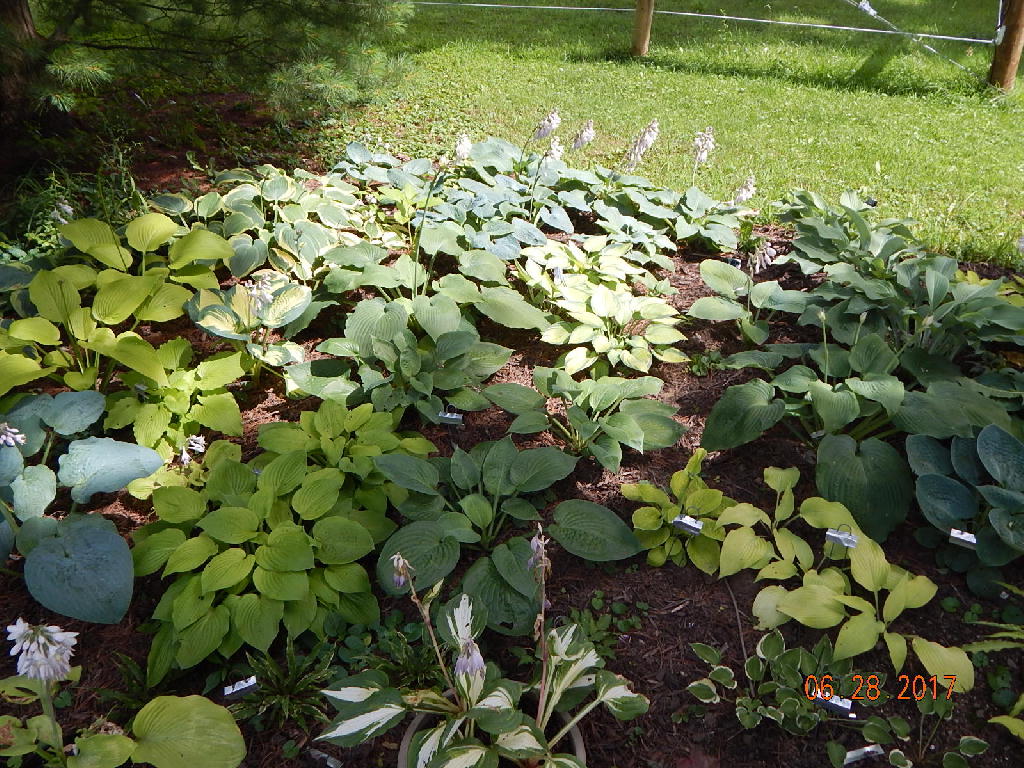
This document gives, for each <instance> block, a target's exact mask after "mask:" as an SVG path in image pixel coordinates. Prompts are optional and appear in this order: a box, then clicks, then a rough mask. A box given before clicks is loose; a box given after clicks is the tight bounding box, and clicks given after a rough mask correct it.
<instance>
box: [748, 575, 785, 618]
mask: <svg viewBox="0 0 1024 768" xmlns="http://www.w3.org/2000/svg"><path fill="white" fill-rule="evenodd" d="M788 594H789V593H788V592H787V591H786V588H785V587H780V586H778V585H772V586H770V587H765V588H764V589H762V590H761V591H760V592H758V593H757V597H755V598H754V605H753V607H752V608H751V611H750V612H751V613H753V614H754V616H756V617H757V625H756V626H757V628H758V629H774V628H775V627H778V626H781V625H782V624H785V623H786V622H787V621H789V619H790V617H789V616H788V615H787V614H785V613H782V612H781V611H780V610H779V608H778V606H779V603H780V602H781V601H782V600H783V599H784V598H785V597H786V595H788Z"/></svg>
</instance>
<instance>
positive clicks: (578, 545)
mask: <svg viewBox="0 0 1024 768" xmlns="http://www.w3.org/2000/svg"><path fill="white" fill-rule="evenodd" d="M554 519H555V524H554V525H551V526H549V527H548V532H549V533H550V534H551V537H552V538H553V539H554V540H555V541H557V542H558V543H559V544H561V545H562V546H563V547H565V548H566V549H567V550H568V551H569V552H571V553H572V554H574V555H576V556H577V557H582V558H584V559H586V560H595V561H598V562H604V561H607V560H623V559H625V558H627V557H632V556H633V555H635V554H637V553H638V552H640V551H641V550H642V549H643V547H641V546H640V542H639V541H637V539H636V536H635V535H634V534H633V531H632V530H630V528H629V526H627V525H626V524H625V523H624V522H623V521H622V519H621V518H619V516H618V515H616V514H615V513H614V512H612V511H611V510H610V509H608V508H607V507H602V506H601V505H600V504H594V503H593V502H591V501H583V500H581V499H571V500H569V501H563V502H562V503H561V504H559V505H558V506H557V507H556V508H555V514H554Z"/></svg>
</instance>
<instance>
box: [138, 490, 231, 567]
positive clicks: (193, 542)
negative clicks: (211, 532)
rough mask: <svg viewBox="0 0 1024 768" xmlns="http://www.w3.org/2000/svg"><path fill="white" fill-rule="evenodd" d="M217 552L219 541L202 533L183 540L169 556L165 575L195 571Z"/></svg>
mask: <svg viewBox="0 0 1024 768" xmlns="http://www.w3.org/2000/svg"><path fill="white" fill-rule="evenodd" d="M158 490H163V489H158ZM150 538H152V537H150ZM216 553H217V543H216V542H215V541H214V540H213V539H211V538H210V537H209V536H207V535H205V534H200V535H199V536H196V537H194V538H191V539H188V540H187V541H185V542H182V544H181V545H180V546H179V547H178V548H177V549H175V550H174V551H173V552H172V553H171V554H170V556H169V557H168V558H167V564H166V565H165V566H164V576H165V577H166V576H170V575H172V574H175V573H187V572H188V571H194V570H196V569H197V568H198V567H199V566H201V565H202V564H203V563H205V562H206V561H207V560H209V559H210V558H211V557H212V556H213V555H215V554H216Z"/></svg>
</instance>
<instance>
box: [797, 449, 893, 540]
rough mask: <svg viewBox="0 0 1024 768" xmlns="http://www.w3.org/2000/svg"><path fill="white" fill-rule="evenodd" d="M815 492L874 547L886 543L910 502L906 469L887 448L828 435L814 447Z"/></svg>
mask: <svg viewBox="0 0 1024 768" xmlns="http://www.w3.org/2000/svg"><path fill="white" fill-rule="evenodd" d="M815 482H816V483H817V486H818V492H819V493H820V494H821V495H822V496H824V497H825V498H826V499H830V500H832V501H838V502H839V503H840V504H843V505H844V506H845V507H846V508H847V509H849V510H850V512H852V513H853V516H854V518H855V519H856V520H857V523H858V525H860V527H861V528H862V529H863V530H864V532H865V533H867V534H868V536H870V537H871V538H873V539H875V541H885V538H886V537H887V536H888V535H889V534H890V533H891V532H892V531H893V529H894V528H895V527H896V526H897V525H899V524H900V523H901V522H903V520H904V519H905V518H906V516H907V509H908V508H909V506H910V500H911V498H912V497H913V483H912V481H911V475H910V468H909V467H908V466H907V463H906V461H904V459H903V456H902V455H901V454H900V453H899V451H897V450H896V449H895V448H893V447H892V446H891V445H889V444H888V443H883V442H882V441H881V440H877V439H875V438H870V439H868V440H865V441H863V442H861V443H858V442H857V441H856V440H854V439H853V438H852V437H850V436H849V435H826V436H825V438H824V439H823V440H822V441H821V443H820V444H819V445H818V465H817V469H816V472H815Z"/></svg>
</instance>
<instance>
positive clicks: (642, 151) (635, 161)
mask: <svg viewBox="0 0 1024 768" xmlns="http://www.w3.org/2000/svg"><path fill="white" fill-rule="evenodd" d="M659 132H660V129H659V127H658V121H657V120H651V122H650V123H649V124H648V125H647V127H646V128H644V130H643V131H642V132H641V134H640V135H639V136H637V137H636V140H635V141H634V142H633V146H632V147H630V148H629V152H628V153H627V154H626V170H627V171H632V170H634V169H635V168H636V167H637V166H638V165H639V164H640V161H641V160H642V159H643V156H644V155H646V154H647V151H648V150H649V149H650V148H651V147H652V146H654V142H655V141H656V140H657V138H658V133H659Z"/></svg>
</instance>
